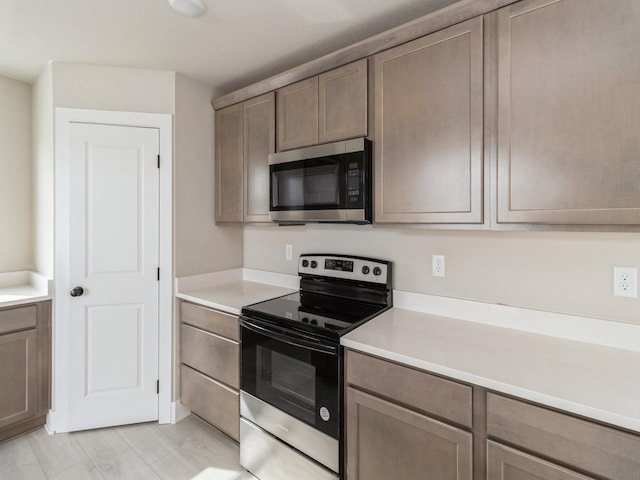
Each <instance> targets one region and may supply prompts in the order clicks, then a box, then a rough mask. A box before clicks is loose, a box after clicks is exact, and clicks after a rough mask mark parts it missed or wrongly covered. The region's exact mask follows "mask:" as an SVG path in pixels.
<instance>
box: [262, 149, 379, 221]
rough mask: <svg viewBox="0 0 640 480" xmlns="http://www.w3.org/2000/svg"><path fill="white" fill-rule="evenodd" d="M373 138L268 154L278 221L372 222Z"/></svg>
mask: <svg viewBox="0 0 640 480" xmlns="http://www.w3.org/2000/svg"><path fill="white" fill-rule="evenodd" d="M371 150H372V148H371V141H369V140H367V139H366V138H356V139H352V140H345V141H341V142H334V143H327V144H324V145H316V146H313V147H307V148H301V149H299V150H289V151H287V152H281V153H274V154H271V155H269V176H270V187H269V191H270V201H269V217H270V218H271V220H273V221H274V222H277V223H282V224H287V223H310V222H314V223H358V224H366V223H371V219H372V198H371V186H372V181H371V178H372V175H371V163H372V160H371Z"/></svg>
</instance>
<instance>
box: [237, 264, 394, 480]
mask: <svg viewBox="0 0 640 480" xmlns="http://www.w3.org/2000/svg"><path fill="white" fill-rule="evenodd" d="M391 273H392V272H391V263H390V262H387V261H383V260H374V259H369V258H363V257H354V256H345V255H331V254H307V255H301V256H300V259H299V264H298V274H299V276H300V277H301V279H300V291H299V292H297V293H294V294H290V295H285V296H282V297H278V298H274V299H271V300H267V301H264V302H260V303H256V304H253V305H249V306H246V307H244V308H243V309H242V316H241V317H240V325H241V340H242V343H241V357H242V362H241V364H242V368H241V370H242V371H241V378H240V387H241V392H240V414H241V417H242V421H241V429H240V463H241V464H242V466H243V467H245V468H246V469H247V470H249V471H250V472H251V473H253V474H254V475H256V476H257V477H258V478H260V479H261V480H289V479H291V480H294V479H295V480H298V479H303V478H304V479H316V478H317V479H325V478H331V479H340V478H342V475H343V471H344V465H343V458H344V454H343V448H342V447H343V442H342V438H343V429H344V421H343V378H342V372H343V368H344V366H343V355H342V349H341V347H340V336H342V335H344V334H345V333H346V332H348V331H350V330H352V329H353V328H356V327H357V326H358V325H361V324H362V323H364V322H366V321H367V320H369V319H371V318H373V317H374V316H376V315H378V314H379V313H381V312H382V311H384V310H386V309H387V308H389V307H390V306H391V304H392V289H391ZM289 465H295V467H291V468H290V466H289ZM287 472H292V473H287Z"/></svg>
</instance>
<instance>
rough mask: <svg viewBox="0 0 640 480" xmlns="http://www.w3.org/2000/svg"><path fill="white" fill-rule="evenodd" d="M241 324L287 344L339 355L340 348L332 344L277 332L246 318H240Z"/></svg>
mask: <svg viewBox="0 0 640 480" xmlns="http://www.w3.org/2000/svg"><path fill="white" fill-rule="evenodd" d="M240 325H241V326H242V328H246V329H247V330H251V331H252V332H254V333H257V334H259V335H264V336H265V337H269V338H271V339H273V340H277V341H278V342H283V343H286V344H287V345H291V346H293V347H300V348H304V349H305V350H313V351H314V352H318V353H324V354H326V355H334V356H335V355H337V354H338V348H337V347H332V346H330V345H321V344H317V343H313V342H307V341H305V340H301V339H298V338H293V337H291V336H289V335H284V334H282V333H276V332H273V331H271V330H269V329H268V328H265V327H261V326H259V325H256V324H255V323H249V322H247V321H246V320H244V319H242V318H241V319H240Z"/></svg>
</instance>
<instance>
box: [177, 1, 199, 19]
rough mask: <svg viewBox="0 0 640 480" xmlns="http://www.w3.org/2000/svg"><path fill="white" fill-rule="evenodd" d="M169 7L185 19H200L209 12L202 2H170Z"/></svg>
mask: <svg viewBox="0 0 640 480" xmlns="http://www.w3.org/2000/svg"><path fill="white" fill-rule="evenodd" d="M169 5H171V8H173V9H174V10H175V11H176V12H178V13H179V14H180V15H183V16H185V17H191V18H195V17H199V16H201V15H204V14H205V12H206V11H207V6H206V5H205V4H204V2H203V1H202V0H169Z"/></svg>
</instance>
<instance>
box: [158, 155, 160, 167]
mask: <svg viewBox="0 0 640 480" xmlns="http://www.w3.org/2000/svg"><path fill="white" fill-rule="evenodd" d="M158 168H160V154H158Z"/></svg>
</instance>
